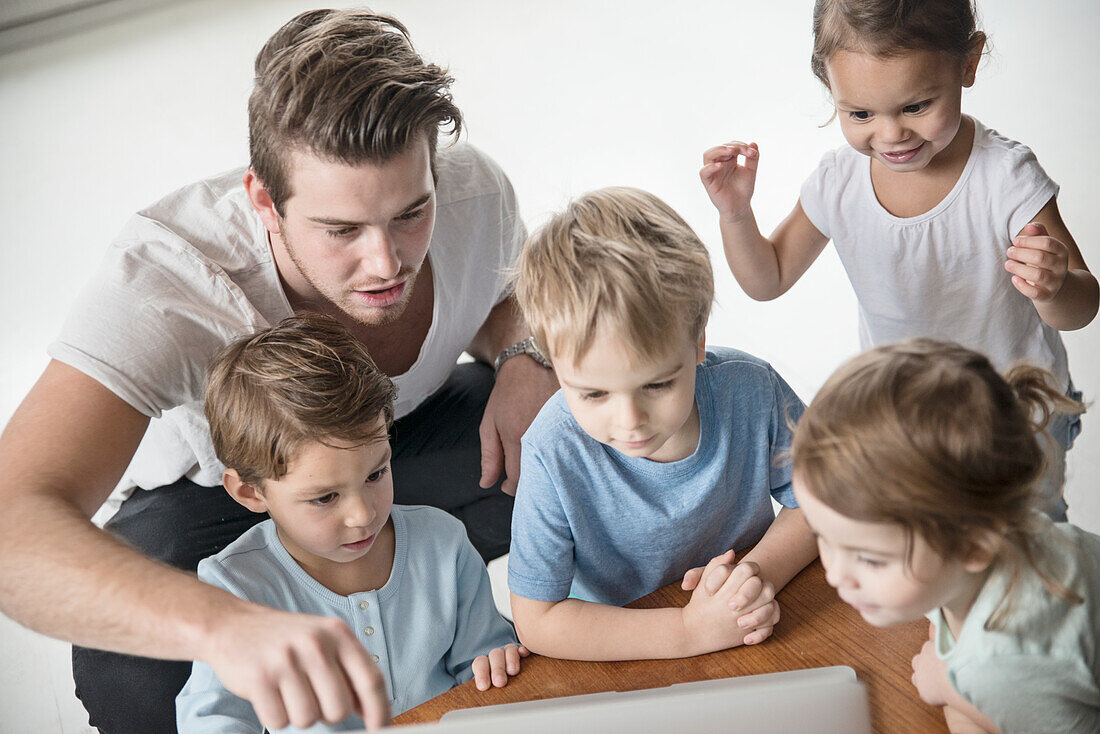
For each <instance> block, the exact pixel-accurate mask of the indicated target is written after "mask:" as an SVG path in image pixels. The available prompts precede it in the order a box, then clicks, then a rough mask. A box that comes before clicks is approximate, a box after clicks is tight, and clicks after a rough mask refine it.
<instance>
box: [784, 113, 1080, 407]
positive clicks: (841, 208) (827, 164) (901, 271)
mask: <svg viewBox="0 0 1100 734" xmlns="http://www.w3.org/2000/svg"><path fill="white" fill-rule="evenodd" d="M1057 193H1058V186H1057V185H1056V184H1055V183H1054V182H1053V181H1051V179H1050V177H1049V176H1047V174H1046V172H1045V171H1044V170H1043V168H1042V166H1040V165H1039V162H1038V161H1037V160H1036V159H1035V155H1034V154H1033V153H1032V152H1031V150H1030V149H1029V148H1028V147H1027V146H1025V145H1021V144H1020V143H1017V142H1015V141H1013V140H1009V139H1008V138H1005V137H1004V136H1002V135H1000V134H999V133H998V132H997V131H995V130H990V129H988V128H986V127H985V126H983V125H982V124H981V122H979V121H977V120H974V147H973V150H972V151H971V153H970V158H969V159H968V160H967V163H966V167H965V168H964V169H963V172H962V175H960V176H959V180H958V181H957V182H956V183H955V186H954V188H952V189H951V191H950V193H948V194H947V196H946V197H944V199H943V200H942V201H941V202H940V203H939V204H937V205H936V206H935V207H933V208H932V209H931V210H929V211H927V212H925V213H924V214H921V215H918V216H915V217H907V218H902V217H895V216H894V215H892V214H890V213H889V212H888V211H886V209H884V208H883V207H882V205H881V204H880V203H879V201H878V199H877V198H876V196H875V191H874V187H873V186H872V185H871V159H870V158H869V157H868V156H865V155H863V154H861V153H859V152H857V151H856V150H855V149H853V148H852V147H850V146H844V147H842V148H838V149H836V150H833V151H829V152H828V153H826V154H825V155H824V156H823V157H822V159H821V163H820V165H819V166H818V168H817V170H816V171H815V172H814V173H813V174H812V175H811V176H810V177H809V178H807V179H806V181H805V183H803V185H802V193H801V196H800V202H801V204H802V209H803V210H804V211H805V212H806V216H807V217H809V219H810V221H811V222H812V223H813V225H814V226H815V227H817V229H818V230H819V231H820V232H821V233H822V234H824V235H826V236H827V237H829V238H830V239H832V241H833V243H834V245H835V246H836V250H837V254H838V255H839V256H840V260H841V262H842V263H843V264H844V269H845V270H846V271H847V272H848V278H849V279H850V280H851V282H852V287H853V288H854V289H855V292H856V298H857V299H858V301H859V337H860V346H861V347H862V348H864V349H867V348H869V347H873V346H879V345H883V344H892V343H894V342H898V341H901V340H903V339H907V338H910V337H918V336H923V337H929V338H933V339H940V340H947V341H954V342H958V343H960V344H962V345H963V346H965V347H968V348H970V349H974V350H976V351H979V352H982V353H983V354H986V355H988V356H989V358H990V360H991V361H992V362H993V365H994V366H995V367H996V368H997V369H998V370H1002V371H1003V370H1004V369H1005V368H1007V367H1008V366H1009V365H1011V364H1012V363H1013V362H1015V361H1016V360H1021V359H1022V360H1026V361H1027V362H1029V363H1031V364H1034V365H1036V366H1039V367H1043V368H1046V369H1048V370H1050V371H1051V372H1053V373H1054V376H1055V377H1056V378H1057V380H1058V381H1059V383H1060V385H1061V386H1062V387H1063V388H1064V389H1068V387H1069V367H1068V364H1067V361H1066V350H1065V347H1064V346H1063V344H1062V337H1061V335H1060V334H1059V333H1058V331H1057V329H1054V328H1052V327H1051V326H1049V325H1047V324H1046V323H1045V322H1044V321H1043V320H1042V319H1041V318H1040V317H1039V314H1038V312H1037V311H1036V310H1035V306H1034V305H1033V304H1032V302H1031V301H1030V300H1029V299H1028V298H1027V297H1026V296H1024V295H1023V294H1021V293H1020V292H1019V291H1017V290H1016V288H1015V286H1013V285H1012V279H1011V278H1012V275H1011V273H1009V272H1008V271H1006V270H1005V269H1004V264H1005V262H1006V260H1007V259H1008V255H1007V253H1006V251H1007V250H1008V248H1009V246H1010V244H1011V242H1012V239H1013V238H1014V237H1015V236H1016V235H1017V234H1019V233H1020V230H1021V229H1023V228H1024V226H1025V225H1027V224H1028V223H1029V222H1031V221H1032V218H1033V217H1034V216H1035V215H1036V214H1038V213H1039V211H1040V210H1041V209H1042V208H1043V206H1045V205H1046V203H1047V202H1048V201H1050V200H1051V198H1053V197H1054V196H1056V195H1057Z"/></svg>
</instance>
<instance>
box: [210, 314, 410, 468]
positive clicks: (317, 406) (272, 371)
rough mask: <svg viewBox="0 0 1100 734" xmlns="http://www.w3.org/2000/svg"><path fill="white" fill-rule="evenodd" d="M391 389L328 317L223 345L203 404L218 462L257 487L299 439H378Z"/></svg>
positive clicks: (286, 322)
mask: <svg viewBox="0 0 1100 734" xmlns="http://www.w3.org/2000/svg"><path fill="white" fill-rule="evenodd" d="M396 397H397V387H396V386H395V385H394V384H393V381H392V380H390V378H388V377H386V375H384V374H382V372H381V371H380V370H379V369H378V368H377V367H376V366H375V364H374V361H373V360H372V359H371V357H370V355H369V354H368V353H367V350H366V347H364V346H363V344H362V343H361V342H360V341H359V340H358V339H356V338H355V337H354V336H353V335H352V334H351V332H350V331H348V329H347V328H346V327H344V326H343V325H342V324H341V323H339V322H338V321H336V320H335V319H333V318H331V317H329V316H322V315H319V314H303V315H299V316H291V317H289V318H286V319H283V320H282V321H280V322H279V323H278V324H276V325H275V326H273V327H271V328H270V329H264V330H263V331H259V332H257V333H255V334H251V335H248V336H245V337H242V338H240V339H238V340H237V341H235V342H233V343H231V344H229V345H228V346H227V347H225V348H224V349H223V350H222V351H221V352H220V353H219V354H218V355H217V356H216V357H215V358H214V361H213V362H212V363H211V365H210V368H209V370H208V372H207V385H206V400H205V403H204V405H203V409H204V410H205V412H206V419H207V421H209V423H210V436H211V438H212V439H213V442H214V452H215V453H216V454H217V456H218V459H219V460H220V461H221V462H222V463H223V464H225V465H226V466H227V467H229V468H231V469H235V470H236V471H237V474H238V475H240V478H241V481H243V482H245V483H246V484H251V485H253V486H261V485H262V484H263V482H264V481H265V480H268V479H278V478H279V477H281V476H283V475H284V474H286V471H287V465H288V463H289V462H290V460H291V459H292V458H293V456H294V454H295V452H296V451H298V449H299V448H300V447H301V446H302V445H303V444H305V443H308V442H312V441H319V442H321V443H327V442H328V441H332V440H334V439H335V440H339V441H348V442H353V443H360V444H366V443H370V442H373V441H385V440H386V438H387V436H386V433H385V432H384V431H381V432H380V431H379V428H378V419H379V418H382V419H383V420H384V421H385V424H386V427H387V428H388V427H389V425H390V424H391V423H392V421H393V401H394V398H396Z"/></svg>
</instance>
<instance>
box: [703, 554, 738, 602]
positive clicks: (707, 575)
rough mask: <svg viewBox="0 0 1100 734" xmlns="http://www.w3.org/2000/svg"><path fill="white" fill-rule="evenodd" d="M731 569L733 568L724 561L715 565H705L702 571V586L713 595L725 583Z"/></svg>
mask: <svg viewBox="0 0 1100 734" xmlns="http://www.w3.org/2000/svg"><path fill="white" fill-rule="evenodd" d="M712 563H713V561H712ZM732 571H733V568H732V567H730V566H727V565H726V564H724V563H723V564H718V565H715V566H711V565H707V570H705V571H703V588H704V589H705V590H706V592H707V593H708V594H710V595H712V596H713V595H714V594H715V593H717V592H718V590H719V589H721V588H722V586H723V584H725V583H726V580H727V579H729V577H730V573H731V572H732Z"/></svg>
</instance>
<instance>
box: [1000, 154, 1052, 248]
mask: <svg viewBox="0 0 1100 734" xmlns="http://www.w3.org/2000/svg"><path fill="white" fill-rule="evenodd" d="M1004 180H1005V181H1006V182H1010V183H1008V184H1007V185H1002V187H1001V189H1002V191H1003V192H1004V194H1005V198H1004V199H1002V200H1001V202H1000V204H1001V206H1005V207H1007V208H1008V211H1007V212H1005V217H1004V221H1006V222H1008V232H1006V233H1005V234H1006V235H1007V239H1008V240H1012V239H1013V238H1014V237H1015V236H1016V235H1018V234H1019V233H1020V230H1022V229H1023V228H1024V227H1026V226H1027V225H1028V223H1029V222H1031V221H1032V220H1033V219H1034V218H1035V215H1036V214H1038V213H1039V212H1040V211H1041V210H1042V208H1043V207H1044V206H1046V204H1047V202H1048V201H1050V200H1051V199H1052V198H1054V197H1055V196H1057V195H1058V184H1056V183H1054V181H1052V180H1051V178H1050V176H1048V175H1047V172H1046V171H1045V170H1044V169H1043V167H1042V165H1040V164H1039V160H1038V159H1037V158H1036V157H1035V154H1034V153H1032V152H1031V149H1030V148H1028V147H1027V146H1026V145H1022V144H1020V143H1015V144H1013V146H1012V148H1011V149H1010V157H1009V169H1008V171H1007V172H1006V174H1005V179H1004Z"/></svg>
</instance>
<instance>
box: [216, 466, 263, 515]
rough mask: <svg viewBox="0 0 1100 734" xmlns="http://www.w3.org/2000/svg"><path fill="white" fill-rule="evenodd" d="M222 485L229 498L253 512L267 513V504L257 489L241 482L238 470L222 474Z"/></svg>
mask: <svg viewBox="0 0 1100 734" xmlns="http://www.w3.org/2000/svg"><path fill="white" fill-rule="evenodd" d="M222 485H223V486H224V487H225V491H226V492H229V496H230V497H232V498H233V499H235V500H236V501H237V502H238V503H240V504H241V505H243V506H244V507H246V508H247V509H249V510H251V511H252V512H267V502H265V501H264V496H263V495H262V494H261V493H260V491H259V490H258V489H256V487H254V486H253V485H251V484H247V483H246V482H244V481H243V480H241V475H240V474H238V473H237V470H236V469H226V470H225V473H224V474H222Z"/></svg>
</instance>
